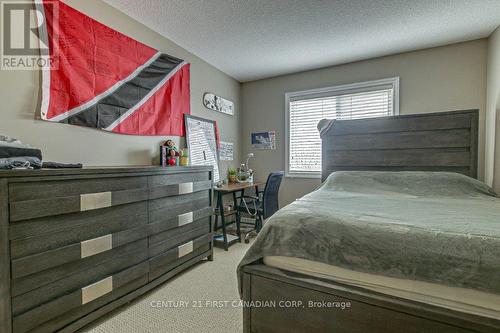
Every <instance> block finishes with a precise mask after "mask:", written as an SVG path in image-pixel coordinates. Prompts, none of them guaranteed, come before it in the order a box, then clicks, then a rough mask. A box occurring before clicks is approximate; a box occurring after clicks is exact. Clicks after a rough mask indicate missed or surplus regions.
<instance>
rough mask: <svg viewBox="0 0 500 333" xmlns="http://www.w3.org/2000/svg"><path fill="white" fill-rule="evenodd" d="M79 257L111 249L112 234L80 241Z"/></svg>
mask: <svg viewBox="0 0 500 333" xmlns="http://www.w3.org/2000/svg"><path fill="white" fill-rule="evenodd" d="M80 249H81V251H80V258H82V259H83V258H86V257H90V256H93V255H96V254H98V253H101V252H104V251H109V250H111V249H113V235H111V234H109V235H105V236H102V237H97V238H94V239H89V240H86V241H83V242H81V243H80Z"/></svg>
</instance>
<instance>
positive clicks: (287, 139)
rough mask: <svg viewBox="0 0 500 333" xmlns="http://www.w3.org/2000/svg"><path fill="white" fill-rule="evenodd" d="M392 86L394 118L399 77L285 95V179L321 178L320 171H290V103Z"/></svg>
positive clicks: (397, 99) (397, 105)
mask: <svg viewBox="0 0 500 333" xmlns="http://www.w3.org/2000/svg"><path fill="white" fill-rule="evenodd" d="M383 85H392V88H393V98H392V111H393V114H392V115H394V116H397V115H399V77H398V76H396V77H391V78H386V79H380V80H371V81H364V82H357V83H349V84H342V85H336V86H331V87H325V88H317V89H309V90H302V91H294V92H287V93H285V177H287V178H321V171H312V172H304V171H293V172H291V171H290V146H291V145H290V102H291V100H292V99H296V98H297V97H308V98H313V96H315V95H316V96H320V95H325V96H328V94H332V95H335V93H338V92H346V93H349V91H350V90H361V91H362V90H363V89H366V90H369V89H370V88H372V87H376V86H383Z"/></svg>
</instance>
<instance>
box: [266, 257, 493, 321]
mask: <svg viewBox="0 0 500 333" xmlns="http://www.w3.org/2000/svg"><path fill="white" fill-rule="evenodd" d="M264 264H266V265H267V266H271V267H275V268H279V269H283V270H287V271H291V272H296V273H301V274H305V275H308V276H311V277H318V278H322V279H328V280H332V281H336V282H340V283H344V284H348V285H352V286H356V287H361V288H364V289H369V290H372V291H376V292H379V293H383V294H386V295H391V296H396V297H400V298H405V299H410V300H413V301H418V302H422V303H426V304H432V305H435V306H440V307H445V308H448V309H453V310H457V311H461V312H466V313H471V314H476V315H480V316H485V317H491V318H495V319H500V295H495V294H489V293H486V292H481V291H476V290H472V289H465V288H454V287H447V286H444V285H438V284H433V283H427V282H421V281H413V280H405V279H398V278H391V277H386V276H381V275H375V274H369V273H361V272H356V271H352V270H348V269H343V268H340V267H337V266H332V265H328V264H324V263H320V262H316V261H311V260H305V259H299V258H292V257H280V256H267V257H264Z"/></svg>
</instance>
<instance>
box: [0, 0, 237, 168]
mask: <svg viewBox="0 0 500 333" xmlns="http://www.w3.org/2000/svg"><path fill="white" fill-rule="evenodd" d="M66 2H67V3H68V4H69V5H70V6H72V7H74V8H76V9H78V10H80V11H82V12H84V13H85V14H87V15H89V16H90V17H92V18H94V19H96V20H98V21H100V22H101V23H104V24H106V25H108V26H109V27H111V28H113V29H116V30H118V31H120V32H122V33H124V34H126V35H128V36H130V37H132V38H135V39H137V40H139V41H141V42H143V43H145V44H147V45H149V46H151V47H154V48H157V49H159V50H161V51H164V52H166V53H168V54H171V55H173V56H176V57H179V58H182V59H185V60H187V61H189V62H190V63H191V113H192V114H193V115H196V116H200V117H205V118H210V119H213V120H216V121H217V123H218V125H219V129H220V134H221V139H222V140H224V141H230V142H234V143H235V156H236V161H235V162H237V161H238V160H239V154H240V147H239V144H238V142H239V137H240V134H239V130H240V128H239V127H240V124H241V121H240V117H241V115H240V112H241V108H240V102H239V101H240V99H239V95H240V84H239V82H237V81H236V80H234V79H233V78H231V77H229V76H228V75H226V74H224V73H222V72H221V71H219V70H217V69H215V68H214V67H213V66H211V65H209V64H208V63H206V62H204V61H203V60H201V59H200V58H198V57H196V56H194V55H192V54H191V53H189V52H187V51H186V50H184V49H182V48H181V47H179V46H178V45H176V44H174V43H173V42H171V41H169V40H167V39H165V38H164V37H162V36H160V35H159V34H157V33H155V32H153V31H152V30H150V29H148V28H147V27H145V26H144V25H142V24H140V23H138V22H136V21H134V20H133V19H131V18H130V17H128V16H126V15H125V14H123V13H122V12H120V11H118V10H117V9H115V8H113V7H111V6H109V5H108V4H106V3H104V2H102V1H100V0H92V1H88V0H70V1H66ZM38 81H39V73H38V72H37V71H0V91H1V100H2V111H1V112H2V115H1V119H0V134H3V135H9V136H13V137H16V138H19V139H21V140H22V141H24V142H26V143H29V144H31V145H33V146H36V147H39V148H41V149H42V150H43V156H44V159H45V160H52V161H59V162H83V163H84V164H86V165H94V166H103V165H150V164H151V163H152V162H153V161H154V163H156V162H157V161H158V149H159V148H158V145H159V143H160V142H162V141H164V140H165V138H164V137H140V136H127V135H118V134H111V133H106V132H103V131H99V130H95V129H90V128H84V127H77V126H70V125H62V124H54V123H49V122H42V121H35V120H33V119H34V114H35V108H36V106H37V100H38V93H39V92H38ZM206 91H210V92H214V93H216V94H219V95H220V96H222V97H225V98H227V99H230V100H233V101H234V102H235V104H236V105H235V106H236V114H235V116H229V115H224V114H221V113H218V112H214V111H210V110H207V109H205V108H204V107H203V104H202V96H203V93H204V92H206ZM174 139H175V140H176V141H177V142H178V141H179V140H178V138H174ZM226 167H227V163H225V165H224V166H223V167H222V169H224V170H225V168H226Z"/></svg>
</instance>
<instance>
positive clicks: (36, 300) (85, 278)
mask: <svg viewBox="0 0 500 333" xmlns="http://www.w3.org/2000/svg"><path fill="white" fill-rule="evenodd" d="M142 243H143V247H142V248H140V249H138V250H136V251H133V252H125V253H120V254H116V256H115V257H114V258H113V259H112V260H108V261H105V262H103V263H101V264H99V265H95V266H92V267H89V268H87V269H86V270H82V271H80V272H78V273H76V274H72V275H68V276H66V277H65V278H63V279H61V280H54V281H53V282H51V283H48V284H46V285H44V286H41V287H39V288H37V289H34V290H32V291H29V292H27V293H25V294H22V295H19V296H16V297H13V298H12V312H13V313H14V314H15V315H17V314H20V313H23V312H26V311H27V310H29V309H31V308H34V307H36V306H38V305H40V304H43V303H46V302H48V301H50V300H52V299H54V298H58V297H60V296H62V295H64V294H67V293H69V292H71V291H72V290H75V289H79V288H81V287H83V286H86V285H88V284H91V283H92V282H93V281H98V280H101V279H103V278H105V277H107V276H109V275H113V274H114V273H117V272H120V271H122V270H124V269H126V268H127V267H130V266H133V265H137V264H139V263H141V262H143V261H146V260H147V259H148V251H147V248H146V243H145V241H143V242H142Z"/></svg>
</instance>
